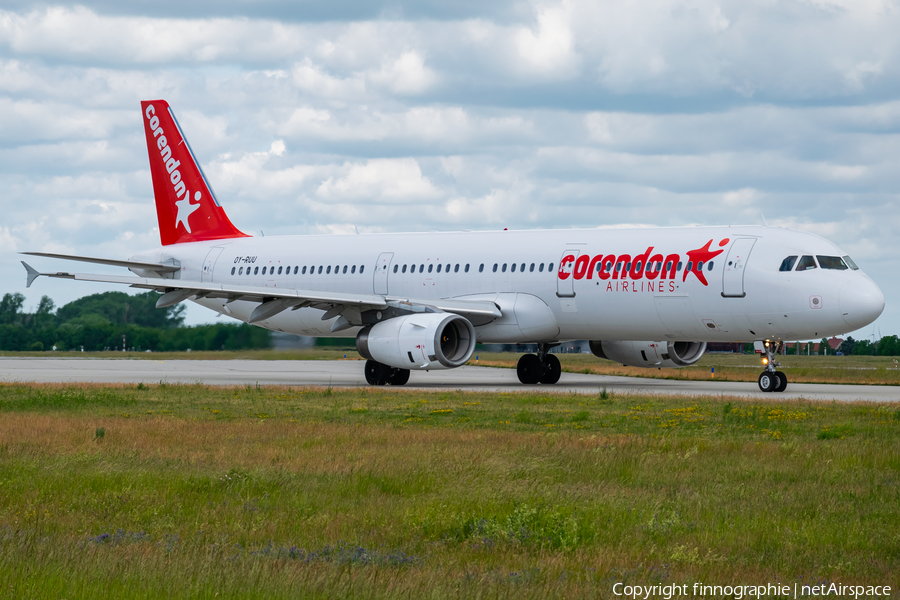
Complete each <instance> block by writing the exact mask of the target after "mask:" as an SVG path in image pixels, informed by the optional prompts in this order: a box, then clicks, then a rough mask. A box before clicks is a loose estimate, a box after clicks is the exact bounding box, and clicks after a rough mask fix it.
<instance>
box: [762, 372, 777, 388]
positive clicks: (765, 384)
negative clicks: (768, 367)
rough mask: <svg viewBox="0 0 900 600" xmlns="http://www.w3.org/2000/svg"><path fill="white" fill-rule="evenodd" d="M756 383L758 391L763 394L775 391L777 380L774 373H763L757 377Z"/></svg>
mask: <svg viewBox="0 0 900 600" xmlns="http://www.w3.org/2000/svg"><path fill="white" fill-rule="evenodd" d="M758 383H759V389H760V390H762V391H763V392H771V391H772V390H774V389H775V386H776V385H778V378H777V377H776V376H775V374H774V373H769V372H768V371H765V372H763V373H762V374H761V375H760V376H759V380H758Z"/></svg>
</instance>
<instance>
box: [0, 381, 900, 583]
mask: <svg viewBox="0 0 900 600" xmlns="http://www.w3.org/2000/svg"><path fill="white" fill-rule="evenodd" d="M898 514H900V405H896V404H880V405H879V404H870V403H855V404H838V403H814V402H797V401H794V402H789V401H778V400H777V399H776V400H773V401H770V402H752V403H751V402H749V401H744V400H738V399H729V398H715V399H713V398H681V397H671V398H665V397H652V398H644V397H640V396H616V395H610V394H607V393H605V392H603V391H598V394H597V395H596V396H594V397H584V396H574V395H571V396H570V395H559V394H552V395H541V394H539V393H527V394H482V393H463V392H435V393H425V392H413V391H404V390H402V389H383V388H380V389H358V390H340V389H323V388H317V389H297V388H277V387H246V388H211V387H205V386H199V385H184V386H182V385H150V386H147V385H144V384H140V385H138V386H130V387H129V386H118V387H110V386H100V385H80V386H66V385H38V384H33V385H28V384H3V385H0V596H2V597H14V598H67V599H73V598H96V597H99V596H104V595H105V596H108V597H114V598H144V597H177V598H213V597H240V598H279V597H283V598H348V597H355V598H539V597H549V598H584V597H588V598H609V597H614V596H613V594H612V592H611V590H612V586H613V584H614V583H615V582H617V581H620V582H621V581H624V582H627V583H631V584H643V585H647V584H671V583H675V584H683V583H688V584H692V583H693V582H698V581H702V582H705V583H707V584H717V585H726V584H736V583H743V584H764V583H766V582H773V583H774V582H780V583H783V584H787V585H793V583H794V582H800V583H806V584H811V583H819V582H831V581H837V582H842V583H844V584H850V583H859V584H866V585H892V586H893V590H894V592H895V593H896V590H897V586H898V585H900V519H898ZM656 597H659V596H656Z"/></svg>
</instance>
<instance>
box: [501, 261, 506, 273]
mask: <svg viewBox="0 0 900 600" xmlns="http://www.w3.org/2000/svg"><path fill="white" fill-rule="evenodd" d="M500 270H501V271H502V272H504V273H506V263H503V268H502V269H500Z"/></svg>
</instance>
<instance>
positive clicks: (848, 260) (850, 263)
mask: <svg viewBox="0 0 900 600" xmlns="http://www.w3.org/2000/svg"><path fill="white" fill-rule="evenodd" d="M844 262H845V263H847V266H848V267H850V268H851V269H853V270H854V271H859V267H857V266H856V263H855V262H853V259H852V258H850V257H849V256H845V257H844Z"/></svg>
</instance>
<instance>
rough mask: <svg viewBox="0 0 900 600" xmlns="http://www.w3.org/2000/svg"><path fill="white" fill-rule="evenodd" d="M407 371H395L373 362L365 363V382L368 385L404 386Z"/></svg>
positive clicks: (407, 378)
mask: <svg viewBox="0 0 900 600" xmlns="http://www.w3.org/2000/svg"><path fill="white" fill-rule="evenodd" d="M407 381H409V369H395V368H394V367H389V366H388V365H383V364H381V363H380V362H377V361H374V360H367V361H366V382H367V383H368V384H369V385H387V384H391V385H406V382H407Z"/></svg>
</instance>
